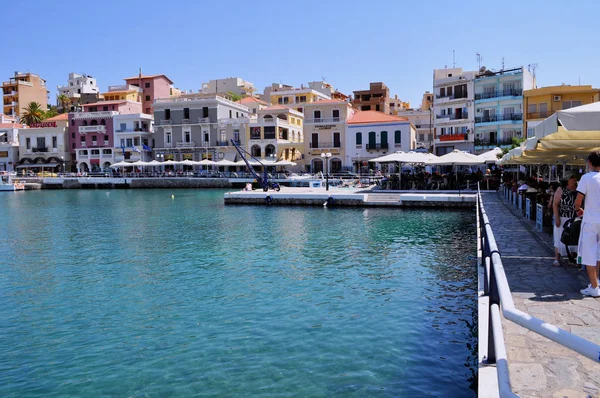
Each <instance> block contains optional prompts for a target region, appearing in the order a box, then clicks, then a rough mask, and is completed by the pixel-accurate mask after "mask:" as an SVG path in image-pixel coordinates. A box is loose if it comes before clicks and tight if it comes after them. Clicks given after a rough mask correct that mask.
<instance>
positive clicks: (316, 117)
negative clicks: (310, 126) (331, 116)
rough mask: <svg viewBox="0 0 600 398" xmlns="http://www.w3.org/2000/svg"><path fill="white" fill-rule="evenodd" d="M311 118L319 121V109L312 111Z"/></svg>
mask: <svg viewBox="0 0 600 398" xmlns="http://www.w3.org/2000/svg"><path fill="white" fill-rule="evenodd" d="M313 118H314V119H315V122H316V123H318V122H320V121H321V111H313Z"/></svg>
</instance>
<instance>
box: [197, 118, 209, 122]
mask: <svg viewBox="0 0 600 398" xmlns="http://www.w3.org/2000/svg"><path fill="white" fill-rule="evenodd" d="M198 123H201V124H206V123H210V118H209V117H199V118H198Z"/></svg>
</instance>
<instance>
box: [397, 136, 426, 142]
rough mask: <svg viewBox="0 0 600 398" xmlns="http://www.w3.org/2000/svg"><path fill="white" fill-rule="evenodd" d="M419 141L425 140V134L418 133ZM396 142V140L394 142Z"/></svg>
mask: <svg viewBox="0 0 600 398" xmlns="http://www.w3.org/2000/svg"><path fill="white" fill-rule="evenodd" d="M419 141H421V142H423V141H425V134H419ZM396 144H397V142H396Z"/></svg>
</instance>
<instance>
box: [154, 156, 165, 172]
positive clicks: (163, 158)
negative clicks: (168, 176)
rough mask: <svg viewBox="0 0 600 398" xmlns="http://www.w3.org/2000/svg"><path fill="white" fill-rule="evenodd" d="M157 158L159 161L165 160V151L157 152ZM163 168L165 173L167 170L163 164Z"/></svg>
mask: <svg viewBox="0 0 600 398" xmlns="http://www.w3.org/2000/svg"><path fill="white" fill-rule="evenodd" d="M156 160H157V161H158V162H163V161H164V160H165V155H164V154H163V153H157V154H156ZM162 169H163V170H162V171H163V173H164V172H165V166H164V165H163V167H162Z"/></svg>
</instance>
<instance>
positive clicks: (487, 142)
mask: <svg viewBox="0 0 600 398" xmlns="http://www.w3.org/2000/svg"><path fill="white" fill-rule="evenodd" d="M515 137H516V138H520V137H518V136H515ZM512 143H513V137H507V138H500V139H490V138H489V137H485V138H477V139H475V146H476V147H492V148H494V147H497V146H498V147H502V146H506V145H512Z"/></svg>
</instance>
